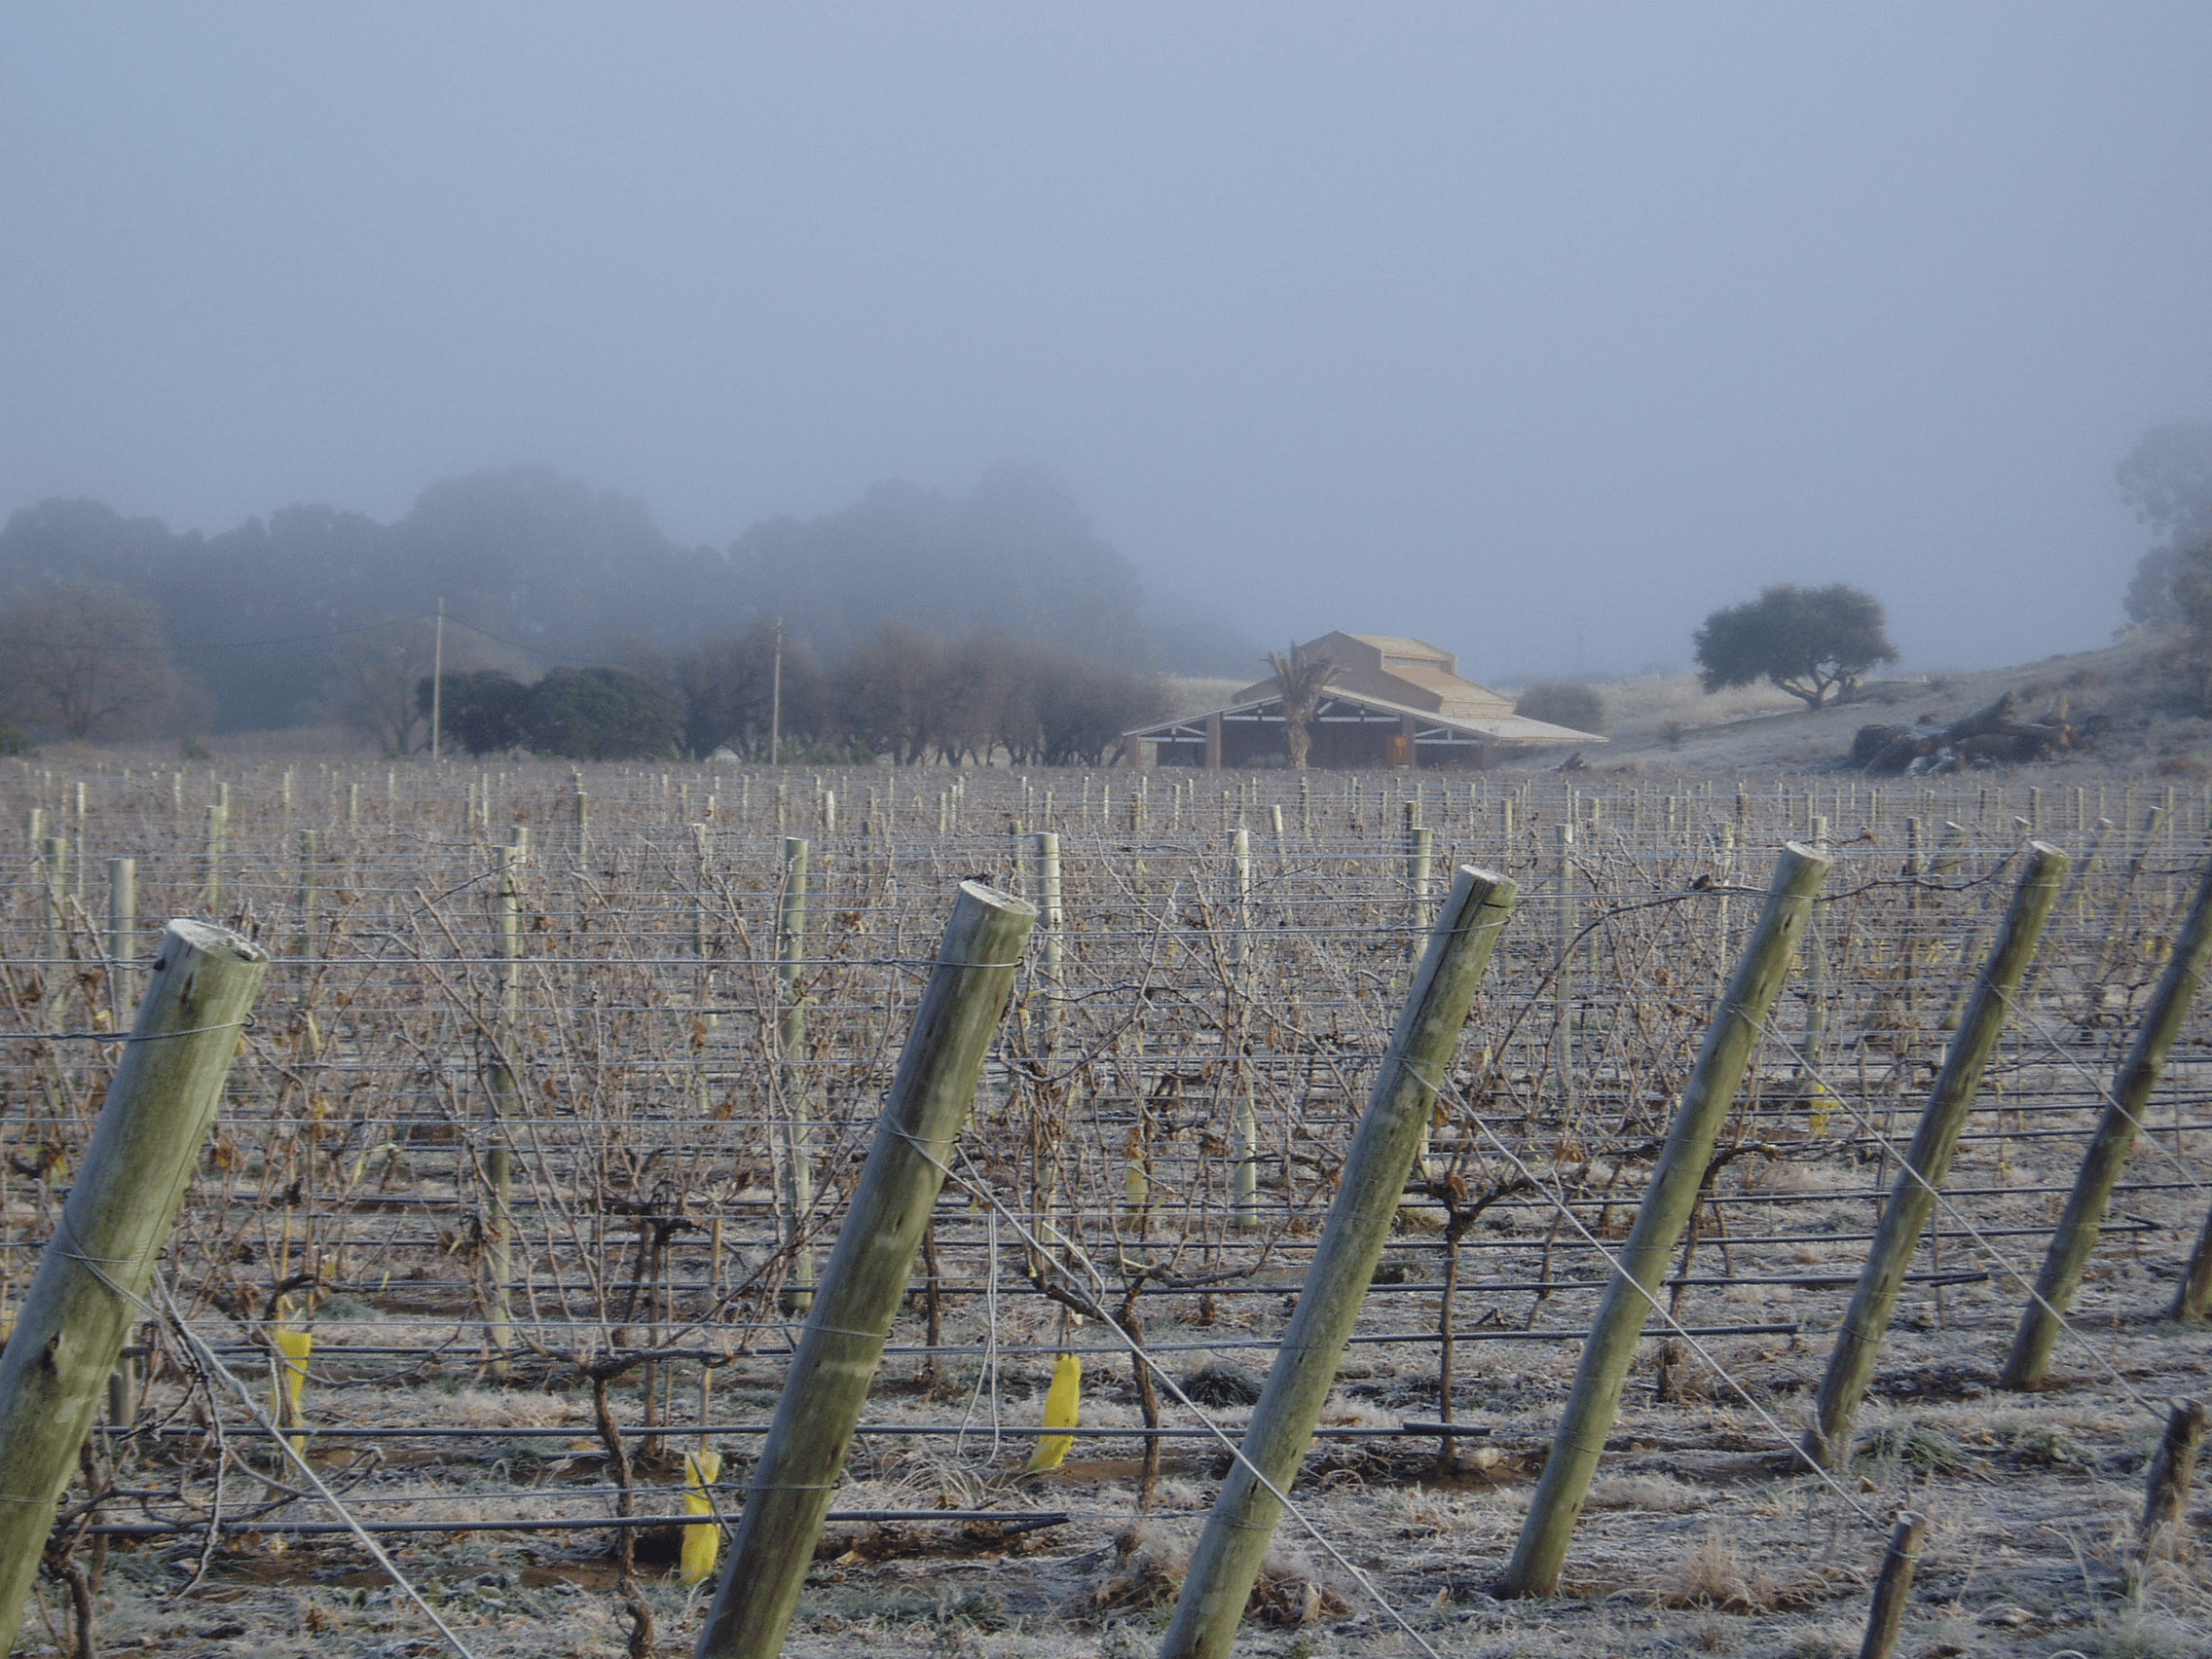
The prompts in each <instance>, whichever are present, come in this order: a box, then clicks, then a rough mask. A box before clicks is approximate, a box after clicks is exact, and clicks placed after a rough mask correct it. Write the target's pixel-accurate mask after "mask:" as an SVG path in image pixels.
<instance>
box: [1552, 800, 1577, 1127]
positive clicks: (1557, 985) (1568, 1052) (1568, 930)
mask: <svg viewBox="0 0 2212 1659" xmlns="http://www.w3.org/2000/svg"><path fill="white" fill-rule="evenodd" d="M1554 833H1555V834H1556V835H1557V837H1558V841H1559V916H1558V931H1559V966H1558V969H1557V971H1556V973H1555V975H1554V977H1553V979H1552V995H1553V996H1554V997H1555V998H1557V999H1558V1006H1559V1023H1558V1025H1557V1026H1556V1027H1555V1028H1554V1029H1555V1031H1556V1032H1557V1038H1556V1047H1555V1051H1554V1054H1553V1060H1552V1064H1553V1066H1554V1067H1555V1069H1556V1072H1557V1076H1556V1079H1555V1083H1554V1088H1556V1089H1557V1091H1558V1096H1559V1105H1560V1111H1561V1112H1562V1113H1563V1114H1565V1115H1566V1117H1567V1119H1568V1120H1569V1121H1571V1120H1572V1118H1573V1116H1574V936H1575V934H1576V933H1577V932H1578V931H1579V930H1580V928H1581V925H1582V923H1581V913H1580V910H1579V909H1578V907H1577V906H1576V904H1575V903H1574V826H1573V825H1572V824H1571V823H1568V824H1562V825H1559V826H1558V827H1557V828H1556V829H1555V830H1554Z"/></svg>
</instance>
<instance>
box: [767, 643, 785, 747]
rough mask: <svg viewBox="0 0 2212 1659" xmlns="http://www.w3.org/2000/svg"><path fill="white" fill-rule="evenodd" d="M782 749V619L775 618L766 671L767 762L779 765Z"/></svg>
mask: <svg viewBox="0 0 2212 1659" xmlns="http://www.w3.org/2000/svg"><path fill="white" fill-rule="evenodd" d="M783 750H784V619H783V618H782V617H781V616H779V617H777V618H776V658H775V663H774V665H773V666H772V667H771V668H770V669H769V671H768V764H769V765H771V766H774V765H779V764H781V763H782V760H783Z"/></svg>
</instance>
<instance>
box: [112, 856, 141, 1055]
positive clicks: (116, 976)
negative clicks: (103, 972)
mask: <svg viewBox="0 0 2212 1659" xmlns="http://www.w3.org/2000/svg"><path fill="white" fill-rule="evenodd" d="M137 954H138V861H137V860H136V859H110V860H108V861H107V1006H108V1012H109V1014H111V1015H112V1016H113V1018H114V1019H115V1022H116V1023H117V1024H118V1025H121V1024H122V1023H123V994H124V993H123V965H124V964H125V963H126V962H129V960H130V959H131V958H132V957H133V956H135V955H137Z"/></svg>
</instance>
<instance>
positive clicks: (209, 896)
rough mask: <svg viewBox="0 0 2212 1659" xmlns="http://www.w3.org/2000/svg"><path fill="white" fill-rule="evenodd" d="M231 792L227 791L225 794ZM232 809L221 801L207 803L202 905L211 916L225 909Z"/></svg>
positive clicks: (201, 892)
mask: <svg viewBox="0 0 2212 1659" xmlns="http://www.w3.org/2000/svg"><path fill="white" fill-rule="evenodd" d="M224 793H226V794H228V793H230V792H229V791H228V790H227V789H226V790H225V791H224ZM230 816H231V814H230V809H229V808H228V807H227V806H226V805H225V804H224V803H223V802H222V801H220V800H211V801H209V802H208V803H207V840H206V847H205V850H204V851H203V854H202V864H201V868H202V875H201V881H200V904H201V908H203V909H204V910H205V911H206V912H207V913H208V914H209V915H213V914H214V913H215V912H216V911H218V910H220V909H221V908H222V907H223V853H224V850H225V848H226V846H227V845H228V843H229V841H230V830H231V826H230Z"/></svg>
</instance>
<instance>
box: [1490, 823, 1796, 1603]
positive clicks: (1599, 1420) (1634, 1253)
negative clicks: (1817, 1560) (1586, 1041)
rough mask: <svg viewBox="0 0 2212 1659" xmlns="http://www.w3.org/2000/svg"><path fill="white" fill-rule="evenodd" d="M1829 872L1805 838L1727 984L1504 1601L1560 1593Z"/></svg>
mask: <svg viewBox="0 0 2212 1659" xmlns="http://www.w3.org/2000/svg"><path fill="white" fill-rule="evenodd" d="M1830 867H1831V864H1830V861H1829V860H1828V859H1827V858H1826V857H1825V856H1824V855H1822V854H1820V853H1817V852H1815V851H1814V850H1813V849H1812V848H1810V847H1806V846H1802V845H1800V844H1798V843H1797V842H1794V841H1791V842H1786V843H1785V844H1784V846H1783V849H1782V857H1781V859H1780V860H1779V861H1778V862H1777V864H1776V866H1775V872H1774V880H1773V882H1772V884H1771V885H1770V886H1769V887H1768V888H1767V894H1766V907H1765V909H1764V910H1763V911H1762V912H1761V913H1760V916H1759V919H1758V924H1757V926H1756V927H1755V928H1754V929H1753V930H1752V933H1751V943H1750V945H1749V946H1748V947H1747V948H1746V949H1745V952H1744V958H1743V961H1742V962H1741V963H1739V964H1738V965H1737V968H1736V973H1735V977H1733V978H1731V979H1730V980H1729V982H1728V989H1727V992H1726V994H1725V995H1724V996H1723V997H1722V998H1721V1005H1720V1012H1719V1014H1717V1015H1715V1016H1714V1021H1713V1024H1712V1026H1711V1027H1710V1028H1709V1029H1708V1030H1707V1032H1706V1034H1705V1047H1704V1049H1703V1050H1702V1051H1700V1052H1699V1054H1698V1059H1697V1067H1696V1069H1695V1071H1693V1072H1692V1073H1691V1076H1690V1081H1689V1086H1688V1087H1687V1088H1685V1089H1683V1091H1682V1103H1681V1106H1680V1108H1679V1109H1678V1110H1677V1112H1676V1114H1675V1123H1674V1127H1673V1128H1672V1129H1671V1130H1669V1132H1668V1135H1667V1146H1666V1150H1665V1151H1663V1152H1662V1153H1661V1154H1660V1156H1659V1167H1658V1169H1657V1171H1656V1172H1655V1173H1654V1174H1653V1175H1652V1177H1651V1185H1650V1186H1649V1188H1647V1189H1646V1190H1645V1192H1644V1195H1643V1202H1642V1204H1641V1206H1640V1207H1639V1208H1638V1210H1637V1214H1636V1226H1635V1227H1634V1228H1633V1229H1632V1230H1631V1232H1630V1233H1629V1235H1628V1239H1627V1241H1626V1242H1625V1243H1624V1244H1623V1245H1622V1246H1621V1250H1620V1258H1619V1261H1620V1265H1619V1266H1618V1267H1617V1268H1615V1269H1614V1271H1613V1276H1612V1279H1611V1282H1610V1283H1608V1284H1607V1285H1606V1287H1605V1295H1604V1301H1603V1302H1602V1303H1600V1305H1599V1308H1598V1316H1597V1318H1596V1319H1595V1320H1594V1321H1593V1322H1592V1329H1591V1332H1590V1339H1589V1341H1588V1342H1587V1343H1585V1344H1584V1345H1583V1348H1582V1362H1581V1364H1580V1366H1579V1367H1578V1368H1577V1369H1576V1371H1575V1376H1574V1390H1573V1392H1572V1393H1571V1394H1570V1395H1568V1397H1567V1410H1566V1412H1565V1414H1564V1415H1563V1416H1562V1418H1561V1419H1560V1425H1559V1431H1558V1432H1557V1434H1555V1435H1554V1436H1553V1439H1552V1450H1551V1456H1550V1457H1549V1458H1548V1459H1547V1460H1546V1462H1545V1464H1544V1472H1543V1475H1542V1477H1541V1479H1539V1480H1538V1482H1537V1484H1536V1491H1535V1493H1534V1495H1533V1497H1532V1498H1531V1499H1530V1507H1529V1518H1528V1520H1527V1521H1526V1522H1525V1523H1524V1524H1523V1526H1522V1529H1521V1539H1520V1542H1519V1544H1518V1545H1516V1546H1515V1548H1514V1552H1513V1560H1512V1561H1511V1563H1510V1564H1508V1566H1507V1567H1506V1569H1505V1577H1504V1579H1503V1580H1502V1581H1501V1582H1500V1584H1499V1586H1498V1593H1499V1594H1500V1595H1505V1596H1549V1595H1552V1594H1553V1593H1554V1592H1556V1591H1557V1590H1558V1588H1559V1575H1560V1569H1561V1567H1563V1566H1565V1564H1566V1561H1567V1542H1568V1540H1569V1539H1570V1538H1572V1537H1573V1535H1574V1525H1575V1523H1576V1522H1577V1521H1578V1520H1580V1519H1581V1516H1582V1502H1583V1499H1584V1498H1586V1497H1587V1496H1588V1495H1589V1493H1590V1480H1591V1477H1592V1476H1593V1475H1594V1474H1596V1473H1597V1469H1598V1458H1599V1455H1600V1454H1601V1453H1602V1452H1603V1451H1604V1445H1605V1435H1606V1433H1607V1431H1608V1430H1609V1429H1610V1428H1611V1427H1612V1423H1613V1419H1614V1418H1615V1417H1616V1416H1617V1415H1618V1414H1619V1411H1620V1401H1621V1388H1622V1385H1623V1384H1624V1383H1626V1382H1627V1381H1628V1372H1629V1366H1630V1364H1631V1363H1632V1362H1633V1361H1634V1360H1635V1358H1636V1345H1637V1342H1638V1340H1639V1339H1640V1338H1641V1336H1642V1335H1643V1323H1644V1320H1645V1319H1646V1318H1647V1317H1648V1316H1649V1314H1650V1311H1651V1309H1652V1307H1653V1306H1654V1300H1655V1293H1656V1291H1657V1287H1658V1284H1659V1281H1660V1279H1661V1277H1662V1276H1663V1275H1664V1274H1665V1272H1666V1271H1667V1259H1668V1257H1669V1256H1670V1255H1672V1254H1673V1252H1674V1248H1675V1245H1676V1243H1677V1241H1678V1240H1679V1239H1680V1237H1681V1235H1682V1229H1683V1228H1684V1227H1685V1226H1687V1225H1688V1223H1689V1219H1690V1216H1691V1214H1692V1213H1693V1212H1694V1211H1695V1210H1696V1208H1697V1203H1698V1196H1699V1194H1700V1193H1701V1192H1702V1190H1703V1188H1704V1184H1705V1171H1706V1167H1707V1165H1708V1164H1710V1163H1711V1162H1712V1161H1713V1146H1714V1141H1715V1140H1716V1139H1717V1138H1718V1136H1719V1134H1720V1126H1721V1124H1723V1123H1724V1122H1725V1121H1726V1119H1727V1116H1728V1112H1729V1109H1730V1107H1731V1106H1733V1105H1734V1104H1735V1099H1736V1091H1737V1089H1738V1088H1740V1087H1742V1084H1743V1080H1744V1073H1745V1071H1746V1070H1747V1069H1748V1068H1749V1067H1750V1065H1751V1054H1752V1052H1753V1051H1754V1050H1756V1049H1757V1047H1758V1043H1759V1039H1760V1037H1761V1036H1762V1035H1763V1034H1764V1032H1765V1029H1766V1024H1767V1018H1768V1015H1769V1014H1771V1013H1772V1012H1773V1009H1774V1003H1775V998H1776V997H1777V996H1779V995H1780V994H1781V991H1782V983H1783V980H1784V979H1785V978H1786V977H1788V973H1789V964H1790V961H1791V959H1792V958H1794V957H1795V956H1796V954H1797V944H1798V941H1799V940H1801V939H1802V938H1803V937H1804V933H1805V925H1806V922H1807V920H1808V919H1809V917H1810V915H1811V912H1812V908H1813V897H1814V895H1815V894H1817V893H1818V892H1819V891H1820V889H1821V884H1822V882H1824V881H1825V879H1826V878H1827V873H1828V870H1829V868H1830Z"/></svg>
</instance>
